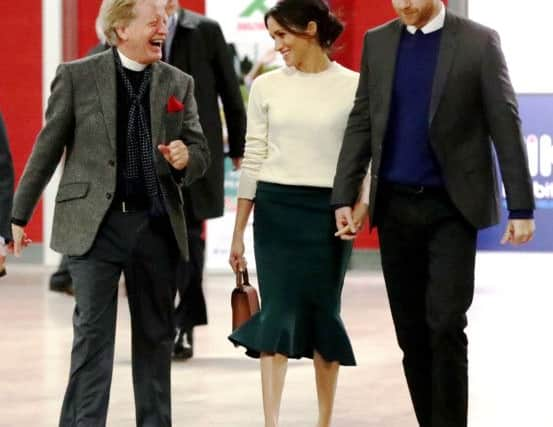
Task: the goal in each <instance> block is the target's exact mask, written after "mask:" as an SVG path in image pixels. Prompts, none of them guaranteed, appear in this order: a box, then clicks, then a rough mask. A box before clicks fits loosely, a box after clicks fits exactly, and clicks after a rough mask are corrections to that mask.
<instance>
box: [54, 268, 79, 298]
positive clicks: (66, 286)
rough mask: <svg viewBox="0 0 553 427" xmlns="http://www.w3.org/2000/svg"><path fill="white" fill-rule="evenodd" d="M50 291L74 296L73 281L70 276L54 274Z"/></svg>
mask: <svg viewBox="0 0 553 427" xmlns="http://www.w3.org/2000/svg"><path fill="white" fill-rule="evenodd" d="M50 290H51V291H54V292H61V293H65V294H67V295H74V294H75V292H74V291H73V281H72V280H71V276H70V275H69V274H63V275H62V274H56V273H54V274H53V275H52V277H51V278H50Z"/></svg>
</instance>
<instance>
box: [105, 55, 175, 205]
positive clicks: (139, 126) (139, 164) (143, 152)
mask: <svg viewBox="0 0 553 427" xmlns="http://www.w3.org/2000/svg"><path fill="white" fill-rule="evenodd" d="M113 56H114V58H115V65H116V68H117V72H118V73H119V76H120V77H121V80H122V82H123V84H124V86H125V89H126V90H127V94H128V96H129V99H130V103H131V107H130V109H129V121H128V127H127V168H126V176H125V178H126V180H127V182H128V183H130V182H136V181H137V180H140V178H143V180H144V184H145V187H146V192H147V194H148V198H149V199H150V203H151V212H150V213H151V214H152V215H153V216H160V215H163V214H164V213H165V212H166V211H165V207H164V205H163V200H162V194H161V193H162V191H163V190H161V186H160V185H159V181H158V176H157V173H156V169H155V165H154V153H153V148H152V137H151V134H150V127H149V125H148V119H147V115H146V111H145V110H144V106H143V105H142V101H143V99H144V96H145V95H146V93H147V91H148V90H149V88H150V81H151V79H152V67H147V68H146V69H145V70H144V77H143V78H142V83H141V84H140V87H139V89H138V93H135V90H134V88H133V85H132V83H131V81H130V79H129V77H128V76H127V74H126V73H125V70H124V69H123V64H122V63H121V58H119V54H118V53H117V50H116V49H115V48H113ZM141 172H142V176H141Z"/></svg>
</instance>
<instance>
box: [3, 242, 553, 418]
mask: <svg viewBox="0 0 553 427" xmlns="http://www.w3.org/2000/svg"><path fill="white" fill-rule="evenodd" d="M552 266H553V255H549V254H547V255H545V254H543V255H531V256H529V255H527V254H525V255H521V254H514V253H510V254H501V255H499V254H489V253H485V254H479V256H478V263H477V274H476V277H477V291H476V295H475V300H474V304H473V307H472V308H471V311H470V313H469V315H470V318H469V329H468V333H469V339H470V343H471V344H470V345H471V346H470V381H471V382H470V424H469V425H470V427H496V426H497V427H551V426H553V410H552V406H551V405H552V396H553V390H552V387H553V364H552V361H553V339H552V338H551V337H552V333H551V329H552V326H553V311H552V310H551V305H552V303H553V298H552V297H553V290H552V285H553V283H552ZM8 267H9V276H7V277H6V278H5V279H0V427H12V426H21V427H46V426H48V427H50V426H56V425H57V416H58V413H59V408H60V405H61V399H62V396H63V391H64V386H65V381H66V379H67V375H68V361H69V359H68V356H69V349H70V345H71V333H72V332H71V313H72V308H73V307H72V306H73V304H72V299H71V298H70V297H68V296H65V295H60V294H56V293H52V292H50V291H48V290H47V285H46V284H47V279H48V276H49V273H50V272H51V269H49V268H46V267H39V266H31V265H17V264H13V265H9V266H8ZM233 284H234V279H233V277H231V276H230V275H212V276H208V277H207V279H206V284H205V285H206V290H207V299H208V306H209V316H210V325H209V326H208V327H203V328H199V329H198V330H197V334H196V341H197V345H196V357H195V358H194V359H193V360H191V361H189V362H186V363H177V364H174V369H173V414H174V426H186V427H206V426H226V427H254V426H256V427H259V426H262V425H263V423H262V409H261V396H260V392H259V374H258V366H257V362H256V361H253V360H251V359H247V358H245V357H244V356H243V355H242V351H241V350H240V349H235V348H234V347H232V345H231V344H230V343H229V342H228V341H227V340H226V335H227V333H228V332H229V329H230V298H229V295H230V291H231V289H232V287H233ZM119 302H120V306H119V319H118V332H117V334H118V335H117V350H116V362H115V363H116V366H115V374H114V379H113V387H112V393H111V404H110V415H109V420H108V425H109V426H114V427H130V426H133V425H135V424H134V416H133V397H132V386H131V369H130V359H129V354H130V343H129V342H130V340H129V338H130V335H129V319H128V317H129V316H128V309H127V304H126V299H125V298H124V297H121V298H120V299H119ZM343 317H344V321H345V323H346V325H347V327H348V331H349V333H350V336H351V339H352V342H353V346H354V349H355V351H356V357H357V361H358V364H359V366H357V367H355V368H344V369H343V370H342V371H341V374H340V382H339V386H338V395H337V401H336V411H335V417H334V424H333V425H334V426H338V427H358V426H359V427H360V426H369V427H416V422H415V420H414V417H413V415H412V410H411V405H410V403H409V398H408V394H407V390H406V386H405V383H404V380H403V374H402V372H401V363H400V357H401V356H400V353H399V351H398V350H397V348H396V345H395V338H394V335H393V330H392V325H391V319H390V316H389V313H388V306H387V302H386V298H385V292H384V288H383V280H382V276H381V274H380V273H379V272H353V273H351V274H350V275H349V276H348V278H347V283H346V286H345V290H344V297H343ZM314 387H315V386H314V380H313V375H312V368H311V365H310V363H309V362H308V361H299V362H298V361H292V362H291V363H290V368H289V371H288V377H287V385H286V389H285V395H284V400H283V407H282V420H281V421H282V422H281V426H282V427H287V426H289V427H292V426H293V427H303V426H314V425H315V414H316V400H315V392H314Z"/></svg>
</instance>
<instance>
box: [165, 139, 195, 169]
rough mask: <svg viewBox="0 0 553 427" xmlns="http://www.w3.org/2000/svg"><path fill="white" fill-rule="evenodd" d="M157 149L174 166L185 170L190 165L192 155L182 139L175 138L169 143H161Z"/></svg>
mask: <svg viewBox="0 0 553 427" xmlns="http://www.w3.org/2000/svg"><path fill="white" fill-rule="evenodd" d="M157 149H158V150H159V152H160V153H161V154H162V155H163V157H164V158H165V160H166V161H167V162H168V163H169V164H170V165H171V166H172V167H173V168H175V169H177V170H183V169H184V168H185V167H186V166H188V161H189V160H190V155H189V153H188V147H187V146H186V145H185V144H184V142H183V141H182V140H180V139H175V140H174V141H171V142H170V143H169V144H167V145H163V144H159V145H158V146H157Z"/></svg>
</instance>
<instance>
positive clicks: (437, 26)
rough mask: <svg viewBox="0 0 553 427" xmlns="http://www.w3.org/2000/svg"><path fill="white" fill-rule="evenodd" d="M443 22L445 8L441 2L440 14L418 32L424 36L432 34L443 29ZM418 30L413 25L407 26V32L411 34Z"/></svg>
mask: <svg viewBox="0 0 553 427" xmlns="http://www.w3.org/2000/svg"><path fill="white" fill-rule="evenodd" d="M444 22H445V6H444V4H443V2H440V13H438V14H437V15H436V16H435V17H434V18H433V19H432V20H430V21H429V22H428V23H427V24H426V25H425V26H424V27H422V28H420V30H421V31H422V32H423V33H424V34H428V33H433V32H434V31H438V30H441V29H442V28H443V27H444ZM417 30H418V28H417V27H415V26H414V25H407V31H409V32H410V33H411V34H415V32H416V31H417Z"/></svg>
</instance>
